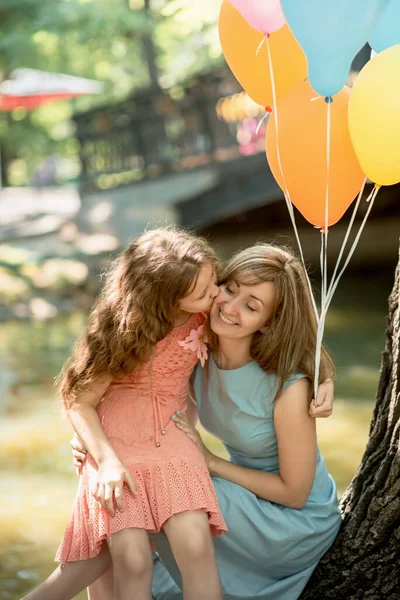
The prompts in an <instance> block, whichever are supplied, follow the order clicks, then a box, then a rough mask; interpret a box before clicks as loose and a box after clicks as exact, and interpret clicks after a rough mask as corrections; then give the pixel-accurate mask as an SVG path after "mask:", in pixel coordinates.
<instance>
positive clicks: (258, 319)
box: [210, 281, 276, 339]
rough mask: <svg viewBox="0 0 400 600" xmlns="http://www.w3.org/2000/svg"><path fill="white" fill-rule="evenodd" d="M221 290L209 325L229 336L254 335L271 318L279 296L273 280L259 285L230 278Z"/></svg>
mask: <svg viewBox="0 0 400 600" xmlns="http://www.w3.org/2000/svg"><path fill="white" fill-rule="evenodd" d="M219 289H220V291H219V294H218V296H217V297H216V298H215V300H214V302H213V305H212V307H211V311H210V326H211V329H212V330H213V331H214V333H216V334H217V335H219V336H221V337H224V338H229V339H242V338H246V337H252V336H253V334H254V333H255V332H256V331H259V330H260V329H262V328H263V327H265V325H266V324H267V323H268V321H269V320H270V318H271V316H272V314H273V312H274V308H275V298H276V289H275V284H274V283H273V282H272V281H268V282H264V283H258V284H256V285H239V284H238V283H235V282H234V281H228V282H227V283H225V284H223V285H221V286H220V288H219Z"/></svg>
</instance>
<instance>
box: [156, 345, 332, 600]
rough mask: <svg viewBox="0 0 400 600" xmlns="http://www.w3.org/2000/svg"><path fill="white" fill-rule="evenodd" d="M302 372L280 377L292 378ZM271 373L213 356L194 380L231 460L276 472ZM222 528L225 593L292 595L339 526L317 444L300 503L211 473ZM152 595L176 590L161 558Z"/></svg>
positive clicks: (284, 598) (162, 596)
mask: <svg viewBox="0 0 400 600" xmlns="http://www.w3.org/2000/svg"><path fill="white" fill-rule="evenodd" d="M301 377H302V375H294V376H292V377H290V378H289V380H288V381H287V382H286V384H285V387H287V386H289V385H291V384H292V383H294V382H295V381H297V380H298V379H300V378H301ZM276 385H277V380H276V377H275V376H273V375H267V374H266V373H265V372H264V371H262V370H261V369H260V367H259V366H258V365H257V364H256V363H254V362H251V363H249V364H247V365H245V366H244V367H241V368H239V369H234V370H230V371H225V370H221V369H219V368H218V367H217V365H216V364H215V362H214V360H213V358H212V356H211V357H210V360H209V365H208V372H207V369H201V368H200V367H198V368H197V369H196V373H195V377H194V387H195V392H196V400H197V406H198V411H199V417H200V421H201V423H202V425H203V426H204V427H205V429H207V430H208V431H210V432H211V433H212V434H214V435H215V436H217V437H218V438H220V439H221V440H222V441H223V442H224V445H225V447H226V449H227V451H228V452H229V455H230V459H231V461H232V462H234V463H235V464H238V465H241V466H244V467H249V468H251V469H258V470H260V471H268V472H272V473H277V472H278V471H279V464H278V445H277V439H276V434H275V429H274V423H273V411H274V397H275V393H276V389H277V388H276ZM213 483H214V485H215V489H216V492H217V496H218V501H219V505H220V508H221V511H222V514H223V516H224V518H225V520H226V523H227V525H228V529H229V531H228V533H225V534H224V535H222V536H220V537H219V538H214V545H215V550H216V556H217V561H218V567H219V572H220V575H221V579H222V586H223V591H224V598H225V600H249V599H250V598H256V599H258V600H296V599H297V598H298V597H299V596H300V594H301V592H302V590H303V588H304V587H305V585H306V583H307V581H308V579H309V578H310V576H311V574H312V572H313V570H314V569H315V567H316V565H317V563H318V561H319V560H320V558H321V557H322V555H323V554H324V553H325V552H326V551H327V550H328V548H329V547H330V545H331V544H332V542H333V541H334V539H335V536H336V535H337V533H338V530H339V527H340V523H341V518H340V512H339V509H338V506H337V495H336V486H335V483H334V481H333V479H332V478H331V476H330V475H329V473H328V471H327V468H326V466H325V462H324V460H323V458H322V456H321V454H320V452H319V450H317V466H316V473H315V479H314V484H313V487H312V490H311V493H310V495H309V498H308V500H307V503H306V504H305V506H304V507H303V508H302V509H300V510H298V509H293V508H288V507H285V506H282V505H280V504H274V503H272V502H269V501H267V500H262V499H260V498H258V497H257V496H255V494H253V493H252V492H250V491H249V490H247V489H245V488H243V487H241V486H239V485H237V484H235V483H232V482H230V481H227V480H224V479H220V478H213ZM155 543H156V546H157V549H158V551H159V553H160V556H161V559H162V561H163V563H164V565H166V566H167V567H168V571H169V573H170V574H171V575H172V576H173V578H174V579H175V581H176V582H178V584H179V582H180V575H179V572H178V571H177V568H176V565H174V561H173V559H172V557H171V553H170V551H169V550H168V548H167V547H166V546H167V544H166V538H165V536H160V539H157V540H155ZM154 575H155V577H154V586H153V595H154V597H155V599H156V600H173V599H178V598H181V597H182V595H181V592H180V590H179V588H178V587H177V585H176V583H174V582H173V581H172V580H171V578H170V577H169V576H168V574H167V572H166V570H165V567H164V566H163V565H162V564H161V563H157V562H156V564H155V571H154Z"/></svg>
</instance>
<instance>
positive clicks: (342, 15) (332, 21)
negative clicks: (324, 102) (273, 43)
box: [281, 0, 400, 96]
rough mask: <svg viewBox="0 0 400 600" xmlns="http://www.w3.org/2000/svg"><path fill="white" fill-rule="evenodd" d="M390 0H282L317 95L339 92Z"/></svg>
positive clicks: (396, 0)
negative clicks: (304, 55) (305, 58)
mask: <svg viewBox="0 0 400 600" xmlns="http://www.w3.org/2000/svg"><path fill="white" fill-rule="evenodd" d="M394 1H395V2H399V3H400V0H394ZM389 2H390V0H281V4H282V8H283V12H284V13H285V17H286V20H287V23H288V25H289V27H290V29H291V30H292V32H293V34H294V36H295V37H296V38H297V40H298V42H299V43H300V45H301V46H302V48H303V50H304V52H305V54H306V56H307V60H308V77H309V79H310V83H311V85H312V86H313V88H314V89H315V91H316V92H317V93H318V94H321V96H333V95H334V94H337V93H338V92H340V90H341V89H342V88H343V86H344V85H345V84H346V81H347V77H348V75H349V72H350V67H351V63H352V60H353V58H354V57H355V55H356V54H357V52H359V50H361V48H362V47H363V46H364V44H366V42H367V41H368V39H369V38H370V37H371V35H372V32H373V31H374V29H375V28H376V27H377V24H378V23H379V20H380V18H382V16H383V14H384V12H385V9H386V8H387V6H388V4H389Z"/></svg>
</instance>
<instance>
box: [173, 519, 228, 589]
mask: <svg viewBox="0 0 400 600" xmlns="http://www.w3.org/2000/svg"><path fill="white" fill-rule="evenodd" d="M164 531H165V533H166V535H167V537H168V540H169V543H170V546H171V550H172V552H173V554H174V557H175V560H176V562H177V564H178V567H179V570H180V572H181V575H182V588H183V597H184V599H185V600H222V587H221V580H220V577H219V573H218V568H217V562H216V559H215V553H214V546H213V543H212V538H211V533H210V526H209V524H208V517H207V515H206V513H205V512H204V511H202V510H195V511H187V512H183V513H180V514H178V515H174V516H173V517H171V518H170V519H168V521H167V522H166V523H165V524H164Z"/></svg>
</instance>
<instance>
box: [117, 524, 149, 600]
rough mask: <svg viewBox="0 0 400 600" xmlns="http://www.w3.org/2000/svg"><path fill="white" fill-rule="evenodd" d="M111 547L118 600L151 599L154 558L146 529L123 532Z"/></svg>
mask: <svg viewBox="0 0 400 600" xmlns="http://www.w3.org/2000/svg"><path fill="white" fill-rule="evenodd" d="M108 545H109V548H110V552H111V558H112V563H113V570H114V585H115V600H132V599H133V598H134V599H135V600H152V595H151V580H152V574H153V556H152V551H151V546H150V540H149V536H148V534H147V532H146V531H145V530H144V529H134V528H130V529H122V530H121V531H118V532H117V533H113V534H112V535H111V536H110V539H109V541H108Z"/></svg>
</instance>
